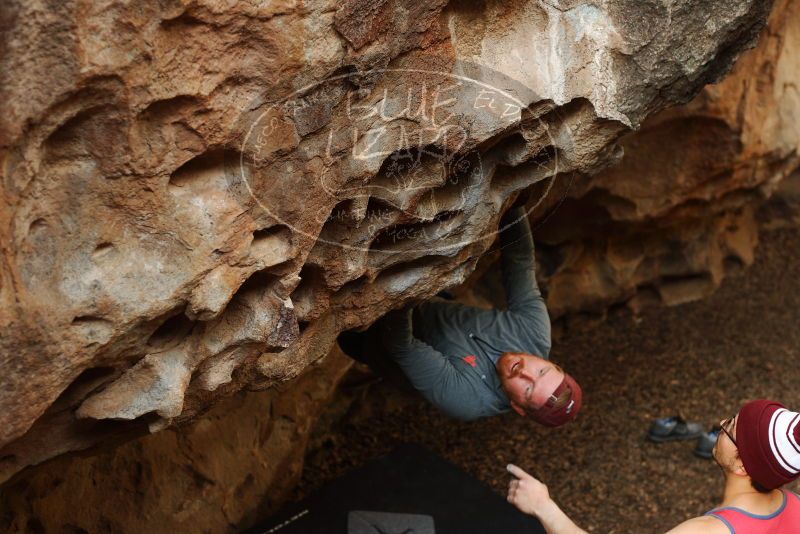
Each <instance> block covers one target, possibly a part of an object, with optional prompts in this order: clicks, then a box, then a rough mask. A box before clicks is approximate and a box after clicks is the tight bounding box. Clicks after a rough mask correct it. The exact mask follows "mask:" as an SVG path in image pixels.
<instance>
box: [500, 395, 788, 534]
mask: <svg viewBox="0 0 800 534" xmlns="http://www.w3.org/2000/svg"><path fill="white" fill-rule="evenodd" d="M799 423H800V413H797V412H791V411H789V410H787V409H786V408H785V407H784V406H783V405H781V404H780V403H777V402H774V401H768V400H755V401H751V402H748V403H746V404H745V405H744V406H742V408H741V410H739V413H738V414H736V416H734V417H731V418H729V419H726V420H725V421H722V422H721V423H720V426H721V428H722V431H721V433H720V436H719V439H718V440H717V443H716V445H714V450H713V456H714V460H715V461H716V462H717V465H719V467H720V469H722V473H723V475H724V476H725V487H724V492H723V498H722V505H721V506H719V507H718V508H714V509H713V510H711V511H709V512H706V514H705V515H702V516H700V517H695V518H692V519H689V520H687V521H684V522H683V523H681V524H680V525H678V526H677V527H675V528H673V529H672V530H670V531H669V532H670V533H671V534H691V533H698V534H716V533H719V534H737V533H747V534H767V533H769V534H790V533H791V534H794V533H796V532H800V496H798V495H797V494H795V493H793V492H791V491H788V490H786V489H783V488H782V486H784V485H786V484H789V483H790V482H792V481H793V480H796V479H797V478H798V476H800V424H799ZM507 470H508V471H509V472H510V473H511V474H512V475H513V476H514V479H513V480H512V481H511V482H510V484H509V488H508V501H509V502H511V503H512V504H513V505H514V506H516V507H517V508H519V509H520V510H521V511H522V512H524V513H527V514H530V515H532V516H534V517H536V518H538V519H539V521H540V522H541V523H542V525H543V526H544V528H545V530H546V531H547V534H580V533H583V534H585V531H584V530H582V529H581V528H579V527H578V526H577V525H575V523H573V522H572V520H571V519H570V518H569V517H567V515H566V514H565V513H564V512H563V511H561V509H560V508H559V507H558V505H557V504H556V503H555V502H554V501H553V500H552V499H551V498H550V494H549V492H548V490H547V486H545V485H544V484H542V483H541V482H539V481H538V480H536V479H535V478H533V477H532V476H530V475H529V474H527V473H526V472H525V471H523V470H522V469H520V468H519V467H517V466H515V465H509V466H507Z"/></svg>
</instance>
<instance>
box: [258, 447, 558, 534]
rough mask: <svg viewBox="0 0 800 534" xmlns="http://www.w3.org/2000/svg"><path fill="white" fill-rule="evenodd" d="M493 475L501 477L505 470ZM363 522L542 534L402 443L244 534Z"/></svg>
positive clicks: (303, 533)
mask: <svg viewBox="0 0 800 534" xmlns="http://www.w3.org/2000/svg"><path fill="white" fill-rule="evenodd" d="M497 469H498V475H500V476H502V474H503V473H504V469H505V466H503V465H498V466H497ZM424 516H429V517H428V518H426V517H424ZM365 518H366V524H369V522H370V521H372V520H373V519H372V518H377V519H375V523H376V527H377V528H375V529H374V533H375V534H411V533H413V532H415V526H418V525H421V526H422V528H420V529H419V532H430V522H431V520H430V519H431V518H432V523H433V529H434V531H435V534H473V533H474V534H487V533H515V534H544V532H545V531H544V529H543V528H542V526H541V525H540V524H539V522H538V521H537V520H536V519H534V518H532V517H530V516H527V515H524V514H522V513H521V512H519V511H518V510H517V509H516V508H514V507H513V506H511V505H510V504H509V503H508V502H506V500H505V499H504V498H503V497H502V496H500V495H498V494H497V493H495V492H493V491H492V490H491V489H490V488H488V487H487V486H485V485H484V484H483V483H481V482H479V481H478V480H476V479H475V478H473V477H472V476H470V475H468V474H467V473H465V472H464V471H461V470H460V469H458V468H457V467H456V466H454V465H452V464H451V463H449V462H447V461H445V460H444V459H442V458H440V457H438V456H436V455H435V454H433V453H432V452H430V451H428V450H427V449H425V448H423V447H421V446H419V445H411V444H408V445H402V446H401V447H399V448H397V449H395V450H394V451H393V452H392V453H390V454H388V455H387V456H384V457H382V458H379V459H377V460H373V461H371V462H369V463H367V464H366V465H364V466H362V467H360V468H358V469H355V470H353V471H351V472H350V473H347V474H346V475H345V476H343V477H341V478H339V479H336V480H334V481H332V482H330V483H329V484H328V485H326V486H325V487H323V488H322V489H321V490H320V491H319V492H317V493H316V494H314V495H311V496H310V497H308V498H306V499H305V500H303V501H300V502H298V503H294V504H292V505H289V506H288V507H286V508H285V509H284V510H283V511H281V512H280V513H279V514H277V515H276V516H274V517H272V518H271V519H270V520H268V521H267V522H266V523H264V524H262V525H260V526H258V527H256V528H253V529H251V530H249V531H248V533H249V534H273V533H276V534H307V533H312V534H317V533H319V534H328V533H330V534H347V532H348V523H349V525H350V529H351V531H352V532H356V531H357V532H365V530H364V526H365ZM381 521H383V524H381ZM404 521H405V522H406V523H404ZM355 528H358V529H360V530H355ZM395 530H396V532H395ZM366 531H369V529H367V530H366Z"/></svg>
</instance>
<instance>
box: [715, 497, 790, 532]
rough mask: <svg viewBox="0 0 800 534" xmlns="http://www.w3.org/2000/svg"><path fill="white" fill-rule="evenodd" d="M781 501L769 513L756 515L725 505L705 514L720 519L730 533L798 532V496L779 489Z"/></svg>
mask: <svg viewBox="0 0 800 534" xmlns="http://www.w3.org/2000/svg"><path fill="white" fill-rule="evenodd" d="M781 492H782V493H783V503H781V505H780V506H779V507H778V509H777V510H775V511H774V512H773V513H771V514H769V515H756V514H751V513H750V512H745V511H744V510H742V509H741V508H734V507H732V506H725V507H723V508H715V509H713V510H711V511H710V512H706V514H705V515H710V516H713V517H716V518H717V519H719V520H721V521H722V522H723V523H725V525H726V526H727V527H728V530H730V531H731V534H797V533H798V532H800V497H799V496H797V494H795V493H792V492H791V491H786V490H781Z"/></svg>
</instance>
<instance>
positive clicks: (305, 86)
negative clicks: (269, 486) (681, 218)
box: [0, 0, 796, 480]
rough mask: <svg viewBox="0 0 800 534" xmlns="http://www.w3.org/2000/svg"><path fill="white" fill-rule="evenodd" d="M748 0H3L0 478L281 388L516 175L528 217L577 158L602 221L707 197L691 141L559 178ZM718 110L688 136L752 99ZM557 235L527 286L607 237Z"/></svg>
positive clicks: (418, 288) (703, 70)
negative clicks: (643, 167) (527, 192)
mask: <svg viewBox="0 0 800 534" xmlns="http://www.w3.org/2000/svg"><path fill="white" fill-rule="evenodd" d="M771 5H772V2H765V1H760V0H750V1H748V0H737V1H734V2H730V1H722V0H718V1H706V0H704V1H690V0H681V1H679V2H666V1H653V2H647V3H642V2H638V1H636V2H634V1H608V2H603V3H600V4H598V3H591V4H590V3H588V2H580V1H564V2H545V1H528V2H524V1H517V2H511V3H509V2H471V1H466V0H461V1H452V2H449V3H448V2H444V1H432V2H410V1H406V0H386V1H382V2H377V3H376V2H366V1H360V0H350V1H345V2H343V3H342V2H339V3H334V2H325V1H320V2H312V3H300V2H293V1H291V0H281V1H279V0H275V1H273V2H265V3H259V4H250V3H230V4H229V3H223V2H213V1H199V2H186V3H181V2H166V3H165V2H152V1H144V2H137V3H135V4H127V3H124V2H119V1H109V2H101V3H92V4H85V3H76V2H69V1H67V2H63V3H59V4H58V5H50V4H46V3H44V2H40V1H31V2H22V1H16V0H14V1H11V2H6V3H5V4H4V5H3V7H2V8H0V13H1V14H2V15H1V19H2V26H3V28H4V31H3V32H2V50H3V54H2V58H1V59H0V99H1V100H2V101H3V102H4V103H5V109H4V113H3V115H2V118H0V160H1V161H2V190H1V192H0V247H1V248H2V256H0V257H1V258H2V261H1V262H0V303H1V304H0V328H2V332H3V335H2V338H0V367H2V372H3V388H2V389H0V407H2V410H1V411H0V480H6V479H8V478H9V477H11V476H12V475H13V474H14V473H16V472H18V471H19V470H21V469H23V468H24V467H26V466H29V465H34V464H37V463H40V462H42V461H44V460H47V459H49V458H52V457H54V456H57V455H60V454H63V453H66V452H69V451H75V450H81V449H85V448H88V447H91V446H93V445H96V444H100V443H115V442H118V441H120V440H124V439H127V438H129V437H132V436H137V435H141V434H143V433H147V432H156V431H159V430H163V429H165V428H167V427H170V426H173V425H182V424H184V423H187V422H189V421H191V420H193V419H195V418H196V417H197V416H198V415H200V414H202V413H203V412H204V411H206V410H208V409H209V408H210V407H211V406H213V405H214V404H216V403H218V402H220V401H221V400H222V399H224V398H226V397H230V396H231V395H233V394H235V393H236V392H238V391H240V390H242V389H243V388H248V389H254V390H258V389H268V388H271V387H274V386H276V385H279V384H282V383H286V382H287V381H289V380H291V379H292V378H294V377H296V376H298V375H299V374H300V373H301V372H302V371H303V370H304V369H306V368H307V367H308V366H309V365H310V364H311V363H312V362H314V361H316V360H318V359H319V358H321V357H322V356H324V355H325V354H327V353H328V352H329V350H330V348H331V346H332V344H333V342H334V340H335V337H336V335H337V334H338V333H339V332H340V331H342V330H344V329H350V328H359V327H363V326H366V325H368V324H370V323H371V322H372V321H374V320H375V319H376V318H377V317H379V316H380V315H382V314H383V313H385V312H386V311H388V310H389V309H391V308H394V307H397V306H399V305H401V304H402V303H404V302H409V301H412V300H414V299H420V298H426V297H429V296H431V295H433V294H435V293H436V292H437V291H439V290H440V289H442V288H445V287H449V286H453V285H456V284H458V283H460V282H462V281H463V280H464V279H465V278H466V277H467V276H468V275H469V274H470V272H472V270H473V269H474V268H475V266H476V264H477V262H478V259H479V258H480V257H481V255H482V254H483V253H484V252H485V251H486V250H487V249H488V248H489V247H490V245H491V243H492V242H493V240H494V237H495V233H496V230H497V224H498V221H499V218H500V215H501V214H502V212H503V211H504V210H505V209H506V208H507V207H508V206H509V205H510V203H511V202H512V201H513V200H514V198H515V196H516V194H517V193H518V192H519V191H520V190H522V189H524V188H527V187H528V186H531V185H532V184H535V185H536V187H537V193H538V197H537V198H535V199H534V200H533V201H532V202H531V203H530V204H529V208H530V216H531V217H532V218H533V219H534V220H539V219H541V218H543V217H546V216H548V215H549V214H550V211H552V210H548V207H549V206H558V205H560V204H559V202H560V200H559V199H560V197H563V194H560V193H561V192H562V191H563V188H564V187H566V185H565V184H570V183H571V182H573V181H578V182H579V183H583V182H586V181H594V180H600V181H599V182H597V183H598V184H600V185H598V187H597V190H599V191H604V192H607V199H606V201H605V203H602V202H601V203H600V204H601V205H602V206H604V209H605V210H606V211H607V212H608V213H611V214H612V218H613V219H614V220H615V221H618V222H619V224H621V225H623V226H625V225H628V224H631V225H636V224H638V222H639V221H641V220H643V219H649V218H653V217H654V216H655V215H658V214H663V213H666V212H667V211H669V210H670V209H672V208H674V207H675V206H678V205H680V204H682V203H686V201H687V200H694V199H698V200H700V201H702V202H705V203H706V204H707V205H713V204H715V203H716V200H717V199H718V198H722V194H723V192H724V190H725V188H726V186H725V185H724V184H725V183H726V180H727V179H728V177H727V176H724V175H720V176H716V183H718V184H722V185H720V186H719V187H716V188H715V187H712V188H706V189H703V188H702V187H701V185H702V184H692V183H689V182H691V180H689V177H690V175H692V176H693V174H692V172H691V171H692V167H691V165H689V166H688V167H687V168H686V169H687V170H686V180H683V182H686V183H681V186H680V187H675V186H674V184H671V183H670V182H669V179H670V176H672V177H674V176H675V174H669V173H665V174H664V175H663V176H660V175H659V176H653V177H648V176H646V177H642V176H639V175H638V174H637V173H636V169H635V168H631V170H629V171H628V172H627V174H622V175H620V176H619V178H617V177H615V175H614V174H613V173H611V174H601V175H600V176H599V177H597V178H591V179H590V178H588V177H591V176H594V175H596V174H597V173H598V172H600V171H601V170H602V169H603V168H604V167H605V166H607V165H608V164H609V163H612V162H614V161H617V160H618V159H619V157H620V155H621V152H620V150H619V144H618V142H619V140H620V138H621V136H622V135H623V134H624V133H626V132H629V131H631V130H632V129H635V128H638V127H640V126H641V125H642V124H645V125H647V126H648V130H646V132H650V134H649V137H648V136H647V135H646V136H645V137H644V138H643V141H642V142H643V143H645V144H646V143H649V146H657V145H658V143H659V135H665V134H666V133H668V132H669V131H670V130H669V128H670V123H669V121H666V122H665V123H661V126H659V125H658V124H653V125H650V124H649V123H647V122H646V119H647V117H648V116H650V115H652V114H654V113H656V112H658V111H660V110H662V109H664V108H666V107H667V106H669V105H672V104H677V103H684V102H686V101H688V100H689V99H691V98H692V97H694V96H695V95H696V94H697V93H698V92H699V91H700V90H701V89H702V88H703V86H705V85H706V84H707V83H709V82H713V81H716V80H718V79H719V78H721V77H722V76H723V75H724V74H725V73H726V72H727V71H728V70H729V69H730V67H731V65H732V64H733V62H734V60H735V59H736V57H737V56H738V55H739V54H740V53H741V52H742V51H743V50H745V49H747V48H748V47H750V46H752V45H753V44H754V42H755V39H756V37H757V35H758V33H759V31H760V30H761V29H762V27H763V25H764V23H765V21H766V18H767V15H768V12H769V10H770V8H771ZM787 9H788V8H787ZM793 31H794V30H793ZM792 35H793V36H794V37H792V39H796V34H795V33H793V34H792ZM775 43H777V44H775V47H777V48H778V49H781V47H782V46H783V44H782V43H783V41H780V39H777V38H776V41H775ZM779 51H780V50H779ZM779 51H778V52H779ZM778 52H776V51H772V52H765V56H764V58H765V59H764V61H763V64H764V65H767V64H771V63H770V60H771V59H772V58H775V57H778V56H779V53H778ZM770 54H772V55H770ZM776 54H777V55H776ZM784 61H789V59H788V58H787V59H785V60H784ZM755 64H759V63H758V61H756V63H755ZM784 72H787V71H784ZM745 85H747V84H745ZM776 86H777V84H776ZM754 90H755V91H757V90H758V89H757V88H756V89H754ZM731 91H733V92H734V93H735V88H734V89H731ZM743 91H744V92H748V91H750V90H749V89H743ZM787 92H788V90H787ZM709 94H713V93H709ZM748 94H749V93H748ZM721 96H723V97H724V98H725V100H724V101H725V102H728V103H731V102H733V100H735V97H733V96H729V95H727V94H726V95H721ZM756 96H757V95H756ZM754 98H755V96H754ZM776 98H778V97H776ZM711 100H713V98H712V99H711ZM781 102H783V103H784V104H782V105H785V106H788V107H787V109H795V108H794V107H792V106H794V104H793V102H795V103H796V101H793V100H791V99H789V100H781ZM708 105H709V106H712V107H713V105H714V104H713V102H710V103H709V104H708ZM725 105H727V104H721V105H720V106H721V107H720V114H722V115H724V114H726V113H727V114H729V115H726V116H727V117H729V120H728V121H727V122H726V120H723V119H716V120H710V121H706V122H704V121H699V123H698V131H697V132H696V133H695V134H694V135H696V137H695V139H697V140H698V142H700V140H703V139H704V136H703V134H702V131H703V129H704V128H705V126H707V125H709V124H710V125H711V126H713V127H714V128H716V129H715V130H713V131H714V132H715V133H721V134H726V133H730V132H731V131H733V130H735V129H737V128H740V127H742V128H743V127H744V126H745V125H747V124H749V123H747V122H746V121H749V120H753V117H756V118H757V117H759V116H768V115H769V113H768V112H767V111H764V110H762V113H761V115H759V114H758V110H757V109H755V110H754V111H753V113H752V114H750V113H749V108H748V107H747V106H744V108H743V109H744V111H745V113H744V114H743V115H740V114H737V113H739V111H738V110H739V107H736V106H732V107H730V108H725ZM753 106H755V107H756V108H757V104H753ZM734 110H737V112H736V113H734ZM740 117H744V118H743V119H741V120H744V121H745V122H736V121H737V120H740ZM787 128H788V127H787ZM749 131H751V132H753V133H754V134H757V133H758V129H757V128H753V129H751V130H749ZM751 146H755V147H756V148H754V149H753V150H752V151H751V152H749V153H748V154H745V155H742V154H741V153H740V152H736V150H733V149H732V148H731V147H733V148H736V147H738V142H737V141H735V140H730V139H724V140H720V147H721V150H727V151H728V152H725V154H726V156H725V157H728V158H729V159H728V160H726V161H729V162H730V163H731V165H734V164H736V165H734V166H738V164H737V163H736V162H738V161H747V160H748V158H751V160H752V161H755V158H757V157H758V155H759V154H762V153H765V152H766V151H767V150H768V149H769V148H770V147H774V146H775V144H774V143H772V144H768V143H765V144H764V145H763V146H759V145H757V144H756V145H751ZM627 148H628V149H629V152H630V151H636V150H638V149H637V148H636V147H627ZM754 165H755V164H754ZM634 167H635V166H634ZM745 174H747V173H745ZM771 176H772V175H770V172H769V169H766V170H763V171H762V172H760V173H757V176H755V177H753V181H752V182H747V183H748V184H749V183H753V184H754V183H755V181H756V180H762V181H766V180H768V179H770V178H771ZM707 177H708V175H704V178H707ZM745 181H746V180H745V179H744V178H742V177H740V176H739V175H733V176H732V177H731V183H732V185H731V189H732V190H735V189H738V188H740V187H741V186H740V184H743V183H745ZM651 182H652V183H651ZM651 187H658V188H661V189H659V191H660V192H662V193H660V194H659V195H658V196H657V197H656V199H655V200H653V199H651V198H649V197H648V195H647V194H646V193H647V191H651V189H650V188H651ZM584 189H585V191H587V192H588V193H587V195H590V193H591V192H592V188H591V187H585V188H584ZM575 191H576V190H575V189H570V192H569V193H568V194H569V196H570V197H571V198H572V197H575V198H579V196H576V194H575ZM703 191H707V192H705V193H704V192H703ZM594 196H597V195H594ZM618 199H622V200H618ZM584 200H585V198H584ZM700 209H705V208H704V207H701V208H700ZM556 213H559V216H560V217H566V216H567V215H570V213H571V216H570V217H568V218H567V219H566V220H563V219H562V221H563V222H562V223H561V224H560V225H559V227H558V228H559V229H560V230H563V231H564V232H567V234H566V235H565V236H563V237H561V236H560V235H558V234H554V237H551V238H550V239H549V240H548V242H550V243H553V246H554V247H555V246H562V247H564V246H569V247H573V246H583V247H584V248H585V247H586V245H576V244H573V243H572V241H573V240H580V239H586V236H587V235H588V233H583V234H582V233H580V232H579V231H577V230H575V228H577V227H581V226H582V225H585V224H592V218H591V217H590V216H589V214H587V213H586V212H585V211H583V208H580V209H578V210H577V211H572V212H567V211H566V210H558V211H557V212H556ZM553 220H554V219H552V218H551V220H550V224H552V221H553ZM570 232H573V233H570ZM568 241H569V242H570V244H565V243H567V242H568ZM685 242H686V241H683V243H685ZM609 246H610V245H609ZM653 246H654V247H655V246H656V245H653ZM659 246H660V245H659ZM570 250H571V249H570ZM615 250H617V249H615ZM630 254H631V253H630V252H629V251H628V250H626V249H625V247H624V246H623V247H621V248H619V253H618V254H616V255H614V256H613V257H612V261H613V262H614V263H613V265H614V266H615V268H619V270H621V271H625V269H630V266H628V265H627V264H626V263H625V262H626V261H627V260H626V258H627V257H628V256H629V255H630ZM575 255H577V256H578V257H579V258H581V259H579V260H570V261H568V262H566V263H563V264H562V267H561V271H560V277H558V276H555V277H553V279H552V290H551V294H550V297H549V298H550V299H551V300H554V302H553V307H554V309H555V310H557V311H558V310H561V309H563V310H567V309H572V308H576V307H577V308H580V307H583V306H584V304H583V301H581V298H583V297H580V296H576V294H575V293H573V292H581V291H583V287H582V284H581V283H580V282H579V281H576V279H577V278H579V275H577V274H575V273H579V272H581V270H580V269H581V265H582V264H581V261H583V262H584V263H592V262H593V261H594V262H595V263H593V265H602V262H603V261H607V260H606V259H605V258H603V259H601V260H596V259H595V260H592V256H591V254H590V253H587V255H584V256H581V255H578V254H577V253H576V254H575ZM598 255H599V254H598V253H595V256H594V258H597V256H598ZM585 258H589V259H585ZM617 260H618V261H617ZM664 261H666V260H664ZM620 266H621V267H620ZM663 266H664V262H662V263H661V267H658V268H663ZM591 268H593V267H591ZM591 268H587V270H588V271H590V270H591ZM601 269H602V267H601ZM642 269H644V268H642ZM653 269H654V270H653V271H650V272H651V273H653V272H656V270H657V267H654V268H653ZM677 270H680V269H677ZM648 277H650V278H652V277H653V275H652V274H649V275H643V276H642V277H640V278H641V280H647V279H648ZM623 278H624V277H623ZM620 279H622V278H620ZM637 280H638V279H637ZM617 283H620V285H625V284H628V287H630V286H631V284H630V283H628V282H624V283H622V282H617ZM595 287H598V286H597V285H595ZM665 300H670V299H669V298H666V299H665ZM672 300H673V301H678V300H680V298H674V299H672ZM560 303H563V304H560Z"/></svg>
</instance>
